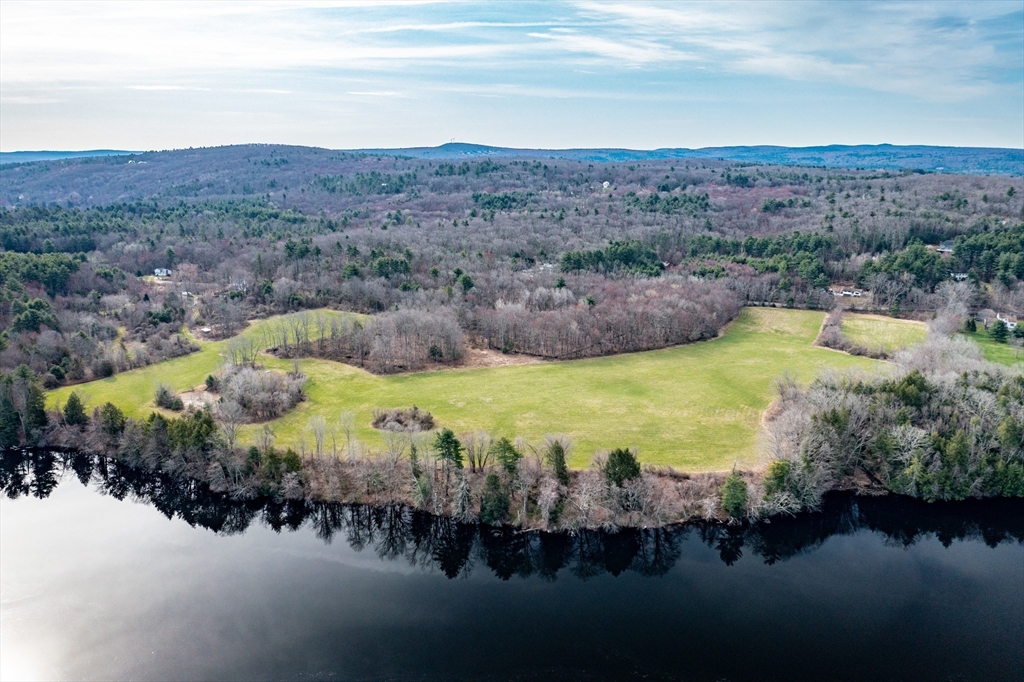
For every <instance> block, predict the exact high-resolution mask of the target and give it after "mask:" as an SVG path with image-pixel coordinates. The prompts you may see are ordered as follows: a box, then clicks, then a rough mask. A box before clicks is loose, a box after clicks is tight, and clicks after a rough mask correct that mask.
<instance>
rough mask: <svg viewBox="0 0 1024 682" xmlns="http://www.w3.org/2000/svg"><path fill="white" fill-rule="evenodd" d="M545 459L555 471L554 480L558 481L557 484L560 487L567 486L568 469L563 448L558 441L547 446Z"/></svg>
mask: <svg viewBox="0 0 1024 682" xmlns="http://www.w3.org/2000/svg"><path fill="white" fill-rule="evenodd" d="M545 458H546V459H547V460H548V464H550V465H551V468H552V469H554V470H555V478H557V479H558V482H559V483H561V484H562V485H569V467H568V465H566V463H565V447H564V446H563V445H562V444H561V443H559V442H558V441H554V442H552V443H551V445H549V446H548V451H547V452H546V453H545Z"/></svg>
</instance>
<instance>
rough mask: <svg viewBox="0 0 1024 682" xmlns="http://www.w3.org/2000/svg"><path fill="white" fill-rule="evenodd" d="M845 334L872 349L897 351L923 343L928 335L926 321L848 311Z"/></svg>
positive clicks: (848, 338)
mask: <svg viewBox="0 0 1024 682" xmlns="http://www.w3.org/2000/svg"><path fill="white" fill-rule="evenodd" d="M842 332H843V336H844V337H846V338H847V340H849V341H850V342H851V343H854V344H856V345H858V346H863V347H865V348H870V349H872V350H884V351H895V350H899V349H900V348H907V347H909V346H913V345H915V344H918V343H921V342H922V341H924V340H925V338H927V336H928V326H927V325H926V324H925V323H924V322H915V321H913V320H898V319H896V318H892V317H885V316H884V315H862V314H856V313H847V314H846V315H844V316H843V326H842Z"/></svg>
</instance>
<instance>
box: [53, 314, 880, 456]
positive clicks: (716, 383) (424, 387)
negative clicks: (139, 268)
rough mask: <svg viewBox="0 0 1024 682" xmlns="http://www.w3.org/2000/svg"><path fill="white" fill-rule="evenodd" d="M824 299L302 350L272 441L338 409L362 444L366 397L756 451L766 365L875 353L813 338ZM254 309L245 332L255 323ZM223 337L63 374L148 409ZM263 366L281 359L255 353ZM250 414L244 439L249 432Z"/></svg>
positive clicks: (454, 413) (649, 447)
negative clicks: (360, 359) (350, 356)
mask: <svg viewBox="0 0 1024 682" xmlns="http://www.w3.org/2000/svg"><path fill="white" fill-rule="evenodd" d="M822 319H823V314H822V313H817V312H811V311H801V310H778V309H766V308H750V309H746V310H744V311H743V312H742V313H741V315H740V317H739V319H738V320H737V321H736V322H735V323H734V324H732V325H731V326H730V327H729V329H728V330H727V331H726V332H725V334H724V335H723V336H722V337H721V338H719V339H716V340H713V341H707V342H703V343H696V344H690V345H686V346H679V347H675V348H667V349H663V350H657V351H649V352H645V353H631V354H626V355H618V356H613V357H605V358H594V359H588V360H576V361H570V362H550V363H540V364H533V365H520V366H508V367H494V368H467V369H451V370H443V371H436V372H423V373H417V374H406V375H392V376H384V377H381V376H374V375H372V374H370V373H368V372H365V371H363V370H361V369H357V368H355V367H350V366H348V365H343V364H339V363H335V362H330V361H325V360H303V361H300V363H299V364H300V366H301V368H302V371H303V372H304V373H305V374H306V376H307V377H309V382H308V383H307V386H306V389H307V392H308V395H309V399H308V400H307V401H306V402H304V403H301V404H300V405H299V406H298V407H297V408H296V409H294V410H293V411H291V412H290V413H288V414H287V415H285V416H284V417H282V418H281V419H278V420H276V421H274V422H272V423H271V426H272V428H273V429H274V431H275V434H276V442H277V443H278V444H279V445H293V446H297V445H298V444H299V443H300V441H301V440H302V439H303V438H305V442H306V443H307V444H311V443H312V438H311V437H310V436H309V435H308V432H307V428H308V423H309V419H310V417H312V416H314V415H322V416H324V417H325V418H326V419H327V420H328V422H329V423H337V422H338V420H339V418H340V416H341V414H342V413H343V412H345V411H351V412H352V413H354V415H355V422H356V435H357V437H358V438H359V439H360V440H361V441H363V442H365V443H367V444H368V445H369V446H370V447H371V448H375V447H379V446H380V445H381V443H382V441H381V440H380V437H379V434H378V433H377V432H376V431H375V430H374V429H372V428H371V427H370V425H369V424H370V420H371V414H372V411H373V409H374V408H375V407H403V406H411V405H417V406H419V407H420V408H424V409H427V410H429V411H430V412H432V413H433V414H434V417H435V419H436V421H437V423H438V424H439V425H441V426H445V427H449V428H452V429H454V430H455V431H456V432H457V433H459V432H464V431H469V430H476V429H483V430H486V431H490V432H491V433H493V434H495V435H508V436H523V437H525V438H527V439H528V440H530V441H531V442H534V443H539V442H540V441H541V440H542V439H543V437H544V435H546V434H554V433H562V434H566V435H568V436H570V437H571V438H572V439H573V441H574V443H575V448H574V450H573V453H572V456H571V464H572V466H574V467H586V466H588V465H589V463H590V460H591V458H592V457H593V455H594V453H595V451H596V450H598V449H602V448H614V447H619V446H636V447H637V448H638V449H639V454H640V459H641V461H644V462H652V463H655V464H668V465H672V466H674V467H677V468H679V469H682V470H687V471H705V470H721V469H728V468H731V467H732V466H733V465H734V464H735V463H739V464H744V465H747V464H751V463H753V462H755V461H756V447H755V445H756V438H757V432H758V428H759V423H760V417H761V414H762V412H763V410H764V409H765V408H766V407H767V406H768V404H769V403H770V402H771V400H772V393H771V383H772V381H773V379H775V378H776V377H778V376H779V375H781V374H783V373H784V372H786V371H788V372H790V373H793V374H795V375H797V376H798V378H799V379H801V380H802V381H804V382H807V381H810V380H811V379H812V378H813V377H814V376H815V375H817V373H818V372H819V371H820V370H821V369H823V368H835V369H843V368H848V367H872V366H877V364H878V363H876V362H874V361H872V360H868V359H865V358H856V357H851V356H848V355H844V354H842V353H837V352H835V351H831V350H827V349H824V348H818V347H815V346H813V345H812V342H813V341H814V338H815V337H816V335H817V333H818V329H819V327H820V325H821V322H822ZM260 324H269V322H263V323H257V324H256V325H254V326H253V328H251V329H250V330H248V331H247V333H258V332H259V325H260ZM224 343H225V342H218V343H207V344H204V346H203V350H202V351H200V352H199V353H197V354H194V355H191V356H188V357H186V358H178V359H175V360H171V361H168V362H165V363H162V364H159V365H154V366H151V367H146V368H142V369H140V370H134V371H132V372H126V373H124V374H120V375H117V376H115V377H112V378H110V379H105V380H102V381H96V382H92V383H89V384H83V385H80V386H78V387H73V389H72V388H63V389H60V390H59V391H55V392H54V393H52V394H51V395H50V402H51V404H52V403H53V402H55V401H57V400H60V401H63V400H66V398H67V395H68V393H70V391H71V390H78V391H79V393H80V394H83V395H85V396H86V397H87V400H88V403H89V404H90V405H97V404H100V403H102V402H105V401H107V400H110V401H112V402H114V403H116V404H118V405H120V406H121V407H122V408H124V409H125V411H126V413H128V414H130V415H132V416H141V415H144V414H146V413H148V412H149V411H150V410H152V409H153V408H152V399H153V393H154V391H155V388H156V385H157V383H158V382H160V381H163V382H165V383H167V384H169V385H171V386H172V387H174V388H175V389H178V390H180V389H184V388H187V387H189V386H193V385H196V384H198V383H201V382H202V381H203V379H204V378H205V377H206V375H207V374H209V373H210V372H212V371H214V370H215V369H216V368H217V366H218V365H219V363H220V361H221V360H220V356H219V353H220V350H221V348H222V347H223V345H224ZM264 363H265V364H266V365H267V366H269V367H275V368H279V369H287V368H289V367H290V361H283V360H278V359H276V358H272V357H265V358H264ZM257 428H259V427H255V426H251V427H248V428H247V429H246V432H245V433H244V434H243V437H242V441H243V442H247V441H248V440H249V439H251V438H253V434H254V432H255V429H257Z"/></svg>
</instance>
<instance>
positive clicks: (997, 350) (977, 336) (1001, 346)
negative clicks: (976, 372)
mask: <svg viewBox="0 0 1024 682" xmlns="http://www.w3.org/2000/svg"><path fill="white" fill-rule="evenodd" d="M979 326H980V325H979ZM966 336H967V338H969V339H971V340H972V341H974V342H975V343H976V344H978V345H979V346H980V347H981V352H982V353H983V354H984V355H985V359H986V360H988V361H989V362H998V363H1000V364H1003V365H1010V366H1013V365H1017V364H1020V363H1022V362H1024V352H1022V351H1021V350H1019V349H1017V348H1016V347H1014V346H1012V345H1010V344H1009V343H996V342H995V341H993V340H992V339H990V338H989V336H988V334H985V333H984V332H975V333H974V334H967V335H966Z"/></svg>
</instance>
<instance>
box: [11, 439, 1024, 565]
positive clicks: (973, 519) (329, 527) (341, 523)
mask: <svg viewBox="0 0 1024 682" xmlns="http://www.w3.org/2000/svg"><path fill="white" fill-rule="evenodd" d="M72 476H73V477H74V478H77V479H78V481H80V482H81V483H82V484H83V485H92V486H94V487H95V488H96V489H97V490H98V492H100V493H101V494H104V495H110V496H111V497H114V498H116V499H118V500H124V499H132V500H136V501H141V502H145V503H147V504H150V505H152V506H154V507H155V508H157V509H158V510H160V512H161V513H162V514H163V515H164V516H166V517H167V518H169V519H170V518H175V517H176V518H179V519H181V520H183V521H185V522H186V523H188V524H189V525H191V526H194V527H200V528H205V529H208V530H211V531H213V532H214V533H218V534H221V535H233V534H238V533H243V532H245V530H246V529H247V528H248V527H249V526H250V525H252V524H253V523H259V524H262V525H265V526H267V527H269V528H272V529H273V530H274V531H276V532H280V531H281V530H283V529H286V530H289V531H296V530H299V529H300V528H303V527H309V528H310V529H312V530H313V532H314V533H315V534H316V536H317V537H318V538H320V539H322V540H323V541H324V542H326V543H331V542H333V541H334V539H335V538H336V537H339V536H342V537H344V539H345V542H347V543H348V544H349V545H350V546H351V547H352V548H353V549H355V550H359V551H362V550H372V551H373V552H375V553H376V554H377V556H378V557H380V558H381V559H382V560H386V561H398V560H404V561H407V562H408V563H409V564H411V565H414V566H417V567H420V568H422V569H425V570H437V571H440V572H442V573H443V574H444V575H446V576H447V577H448V578H456V577H459V576H463V575H468V573H469V572H470V571H472V570H473V569H474V568H477V567H481V566H486V567H487V569H488V570H490V571H491V572H493V573H494V575H495V576H497V577H498V578H501V579H502V580H508V579H510V578H511V577H513V576H521V577H526V576H538V577H541V578H545V579H549V580H554V579H555V578H556V576H557V575H558V572H559V571H561V570H562V569H567V570H568V571H569V572H570V573H571V574H572V575H574V576H576V577H578V578H581V579H586V578H590V577H594V576H597V575H600V574H603V573H610V574H611V575H613V576H618V575H620V574H622V573H624V572H626V571H634V572H636V573H639V574H641V575H645V576H659V575H663V574H665V573H667V572H668V571H669V570H670V569H671V568H672V566H673V565H674V564H675V562H676V561H677V560H678V558H679V555H680V546H681V543H682V541H683V539H684V538H686V537H688V536H689V535H690V534H692V533H697V534H698V535H699V537H700V539H701V540H702V541H703V542H704V543H705V544H706V545H707V546H708V547H712V548H714V549H716V550H717V551H718V553H719V556H720V557H721V560H722V561H723V562H724V563H725V564H727V565H730V566H731V565H733V564H734V563H736V562H737V561H739V560H740V559H742V558H743V557H744V556H745V555H750V556H754V557H758V558H759V559H760V560H762V561H763V562H764V563H765V564H769V565H771V564H774V563H777V562H779V561H785V560H787V559H789V558H790V557H793V556H796V555H798V554H802V553H806V552H809V551H813V550H814V549H815V548H816V547H819V546H821V544H822V543H824V542H825V540H827V539H828V538H829V537H831V536H833V535H848V534H852V533H856V532H860V531H865V530H867V531H874V532H878V533H882V534H884V535H885V537H886V538H887V539H888V540H889V541H891V542H893V543H895V544H899V545H904V546H908V545H911V544H913V543H915V542H917V541H918V540H919V539H921V538H922V537H926V536H935V537H936V538H938V539H939V541H940V542H941V543H942V544H943V545H944V546H947V547H948V546H949V545H950V544H951V543H952V542H953V541H954V540H967V539H972V540H973V539H981V540H983V541H984V542H985V544H987V545H988V546H990V547H995V546H996V545H998V544H1000V543H1003V542H1016V543H1022V544H1024V501H1022V500H1010V499H1000V500H986V501H969V502H956V503H936V504H926V503H923V502H919V501H916V500H911V499H908V498H899V497H894V496H888V497H855V496H853V495H848V494H833V495H830V496H828V497H826V499H825V503H824V506H823V509H822V510H821V511H820V512H818V513H813V514H801V515H799V516H796V517H785V518H777V519H773V520H772V521H771V522H770V523H760V524H754V525H749V524H744V525H732V526H724V525H721V524H712V523H708V524H688V525H681V526H671V527H666V528H658V529H620V530H619V531H617V532H606V531H580V532H578V533H574V534H568V533H533V532H531V533H523V532H518V531H516V530H514V529H512V528H508V527H502V528H492V527H488V526H477V525H469V524H463V523H457V522H455V521H453V520H452V519H450V518H445V517H436V516H433V515H431V514H427V513H426V512H422V511H417V510H413V509H409V508H407V507H397V506H392V507H368V506H365V505H341V504H330V503H315V502H307V501H303V500H285V501H278V500H271V499H252V500H234V499H231V498H229V497H226V496H224V495H221V494H219V493H215V492H212V491H211V490H210V489H209V487H208V486H207V485H205V484H201V483H197V482H195V481H192V480H188V479H182V478H177V477H173V476H169V475H165V474H153V473H150V472H145V471H141V470H139V469H134V468H131V467H127V466H125V465H123V464H120V463H118V462H117V461H114V460H110V459H106V458H103V457H98V456H94V455H88V454H83V453H65V452H53V451H45V450H16V449H14V450H6V451H2V452H0V489H2V491H3V493H4V494H5V495H6V496H7V497H10V498H18V497H21V496H32V497H36V498H39V499H44V498H46V497H48V496H49V495H50V494H51V493H52V492H53V490H54V489H55V488H56V487H57V486H58V485H59V484H60V483H61V482H62V481H64V480H67V479H68V478H70V477H72Z"/></svg>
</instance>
